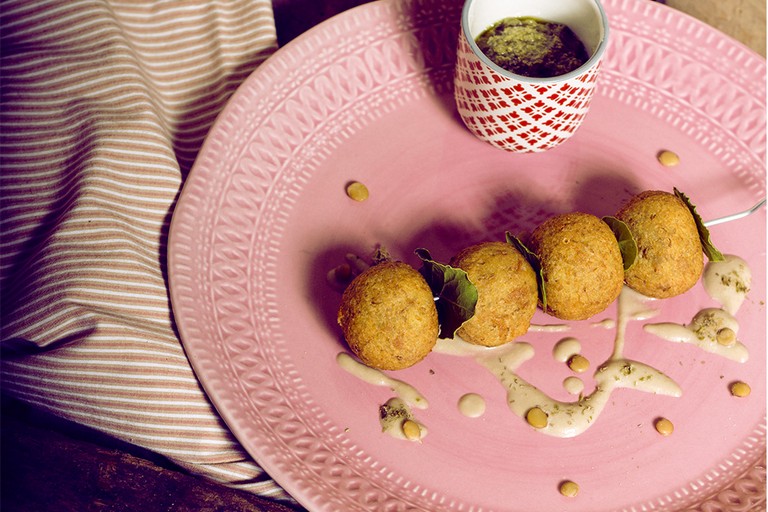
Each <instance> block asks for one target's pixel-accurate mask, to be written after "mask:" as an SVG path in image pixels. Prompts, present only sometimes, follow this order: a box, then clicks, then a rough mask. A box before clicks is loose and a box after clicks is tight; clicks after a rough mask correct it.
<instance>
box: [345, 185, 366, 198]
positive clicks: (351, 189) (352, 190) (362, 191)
mask: <svg viewBox="0 0 768 512" xmlns="http://www.w3.org/2000/svg"><path fill="white" fill-rule="evenodd" d="M347 196H349V198H350V199H354V200H355V201H365V200H366V199H368V187H366V186H365V185H363V184H362V183H360V182H359V181H352V182H350V183H349V184H348V185H347Z"/></svg>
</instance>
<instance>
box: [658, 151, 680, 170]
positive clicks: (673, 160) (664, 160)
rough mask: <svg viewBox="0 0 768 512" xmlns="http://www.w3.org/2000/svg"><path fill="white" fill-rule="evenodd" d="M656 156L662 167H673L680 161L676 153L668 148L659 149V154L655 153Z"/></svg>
mask: <svg viewBox="0 0 768 512" xmlns="http://www.w3.org/2000/svg"><path fill="white" fill-rule="evenodd" d="M656 158H657V159H658V161H659V163H660V164H661V165H663V166H664V167H674V166H676V165H677V164H679V163H680V157H679V156H677V153H675V152H674V151H669V150H668V149H665V150H664V151H660V152H659V154H657V155H656Z"/></svg>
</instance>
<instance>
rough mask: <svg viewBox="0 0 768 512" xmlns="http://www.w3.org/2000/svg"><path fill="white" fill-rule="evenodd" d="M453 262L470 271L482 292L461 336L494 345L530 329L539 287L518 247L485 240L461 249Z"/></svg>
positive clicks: (479, 292)
mask: <svg viewBox="0 0 768 512" xmlns="http://www.w3.org/2000/svg"><path fill="white" fill-rule="evenodd" d="M451 265H452V266H454V267H458V268H460V269H462V270H464V271H465V272H466V273H467V276H468V277H469V280H470V281H472V283H473V284H474V285H475V286H476V287H477V294H478V300H477V305H476V307H475V315H474V316H473V317H472V318H470V319H469V320H468V321H466V322H465V323H464V324H463V325H462V326H461V328H459V330H458V332H457V333H458V335H459V336H461V337H462V338H463V339H464V340H465V341H467V342H469V343H473V344H475V345H484V346H487V347H494V346H498V345H501V344H503V343H506V342H508V341H512V340H513V339H514V338H516V337H518V336H521V335H523V334H525V333H526V332H527V331H528V328H529V327H530V324H531V318H532V317H533V314H534V313H535V312H536V304H537V303H538V297H539V295H538V287H537V285H536V274H535V272H534V271H533V268H531V265H530V264H529V263H528V261H526V259H525V258H524V257H523V256H522V255H521V254H520V252H519V251H518V250H517V249H515V248H514V247H513V246H512V245H510V244H508V243H505V242H484V243H480V244H477V245H474V246H471V247H467V248H465V249H463V250H462V251H460V252H459V253H458V254H457V255H456V256H455V257H454V258H453V260H451Z"/></svg>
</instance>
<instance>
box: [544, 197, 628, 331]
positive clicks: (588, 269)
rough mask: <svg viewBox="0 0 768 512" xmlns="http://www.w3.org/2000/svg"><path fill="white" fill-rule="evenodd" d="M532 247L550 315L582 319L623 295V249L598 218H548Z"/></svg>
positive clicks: (578, 214) (578, 215)
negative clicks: (538, 264) (540, 270)
mask: <svg viewBox="0 0 768 512" xmlns="http://www.w3.org/2000/svg"><path fill="white" fill-rule="evenodd" d="M529 248H530V249H531V251H533V252H534V253H535V254H536V255H537V256H538V257H539V259H540V261H541V269H542V279H543V281H544V286H545V291H546V299H547V303H546V311H545V312H546V313H549V314H551V315H553V316H555V317H557V318H560V319H563V320H584V319H587V318H589V317H591V316H593V315H596V314H597V313H600V312H601V311H603V310H605V309H606V308H607V307H608V306H609V305H610V304H611V303H612V302H613V301H614V300H616V298H617V297H618V296H619V293H620V292H621V288H622V286H623V281H624V263H623V261H622V257H621V251H620V250H619V245H618V243H617V241H616V237H615V236H614V234H613V231H611V228H609V227H608V225H607V224H606V223H605V222H603V221H602V220H601V219H599V218H598V217H595V216H594V215H590V214H587V213H581V212H574V213H565V214H561V215H556V216H554V217H550V218H549V219H547V220H545V221H544V222H543V223H541V224H540V225H539V226H537V227H536V229H534V230H533V233H531V238H530V241H529Z"/></svg>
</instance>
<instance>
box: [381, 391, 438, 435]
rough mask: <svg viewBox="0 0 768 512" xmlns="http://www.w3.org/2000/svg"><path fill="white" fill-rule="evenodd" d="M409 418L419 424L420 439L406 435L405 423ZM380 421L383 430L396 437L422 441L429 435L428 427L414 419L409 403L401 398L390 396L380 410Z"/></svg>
mask: <svg viewBox="0 0 768 512" xmlns="http://www.w3.org/2000/svg"><path fill="white" fill-rule="evenodd" d="M407 420H411V421H413V422H415V423H416V424H417V425H418V426H419V437H418V439H415V438H414V439H409V438H408V437H407V436H406V434H405V430H404V429H403V424H404V423H405V422H406V421H407ZM379 423H380V424H381V431H382V432H384V433H386V434H389V435H390V436H392V437H394V438H396V439H403V440H407V441H421V440H422V439H424V437H425V436H426V435H427V427H425V426H424V425H423V424H422V423H419V422H418V421H416V420H415V419H414V417H413V413H412V412H411V409H410V408H409V407H408V404H407V403H405V401H404V400H403V399H401V398H397V397H394V398H390V399H389V400H387V402H386V403H385V404H384V405H383V406H381V408H380V411H379Z"/></svg>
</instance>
